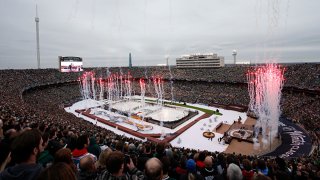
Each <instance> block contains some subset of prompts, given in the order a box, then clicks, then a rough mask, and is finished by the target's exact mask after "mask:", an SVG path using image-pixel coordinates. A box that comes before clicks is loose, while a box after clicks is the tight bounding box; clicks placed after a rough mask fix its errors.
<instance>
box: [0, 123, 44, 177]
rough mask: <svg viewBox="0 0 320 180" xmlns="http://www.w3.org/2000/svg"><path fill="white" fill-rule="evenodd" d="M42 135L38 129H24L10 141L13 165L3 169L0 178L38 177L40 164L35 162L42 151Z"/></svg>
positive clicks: (40, 169)
mask: <svg viewBox="0 0 320 180" xmlns="http://www.w3.org/2000/svg"><path fill="white" fill-rule="evenodd" d="M42 143H43V141H42V137H41V134H40V132H39V131H38V130H36V129H32V130H26V131H24V132H22V133H21V134H20V135H18V136H17V137H16V138H15V139H14V140H13V142H12V145H11V149H12V152H11V155H12V160H13V162H15V163H16V165H15V166H13V167H9V168H7V169H5V170H4V171H3V172H2V173H1V174H0V179H2V180H6V179H21V180H29V179H30V180H31V179H35V178H37V177H38V175H39V174H40V172H41V171H42V166H41V165H39V164H36V162H37V156H38V155H39V154H40V153H41V152H42V151H43V147H42Z"/></svg>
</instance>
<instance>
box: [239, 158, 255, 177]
mask: <svg viewBox="0 0 320 180" xmlns="http://www.w3.org/2000/svg"><path fill="white" fill-rule="evenodd" d="M242 165H243V169H242V176H243V180H252V179H253V175H254V171H253V170H252V166H251V162H250V161H249V160H248V159H244V160H242Z"/></svg>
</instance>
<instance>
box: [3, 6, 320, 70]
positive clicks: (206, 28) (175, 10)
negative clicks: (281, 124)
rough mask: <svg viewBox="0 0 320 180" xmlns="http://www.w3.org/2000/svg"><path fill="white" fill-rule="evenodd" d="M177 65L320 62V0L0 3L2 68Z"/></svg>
mask: <svg viewBox="0 0 320 180" xmlns="http://www.w3.org/2000/svg"><path fill="white" fill-rule="evenodd" d="M36 4H37V5H38V15H39V18H40V23H39V26H40V54H41V67H42V68H57V67H58V56H80V57H83V59H84V66H85V67H92V66H104V67H106V66H128V56H129V52H131V53H132V58H133V65H134V66H138V65H139V66H144V65H156V64H164V63H165V62H166V61H165V57H169V63H170V64H171V65H175V59H176V58H177V57H179V56H181V55H184V54H193V53H217V54H218V55H219V56H224V57H225V61H226V63H231V62H233V57H232V51H233V50H234V49H236V50H237V52H238V54H237V60H238V61H251V62H252V63H256V62H264V61H265V60H266V59H276V61H277V62H319V61H320V58H319V57H320V23H319V20H320V13H319V7H320V1H319V0H54V1H52V0H0V31H1V33H0V67H1V69H6V68H36V66H37V60H36V28H35V27H36V24H35V20H34V18H35V15H36Z"/></svg>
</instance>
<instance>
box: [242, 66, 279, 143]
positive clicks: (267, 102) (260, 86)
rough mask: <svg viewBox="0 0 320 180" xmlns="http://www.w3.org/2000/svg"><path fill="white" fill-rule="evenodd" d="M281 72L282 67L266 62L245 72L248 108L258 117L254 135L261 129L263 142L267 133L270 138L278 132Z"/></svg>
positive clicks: (265, 140)
mask: <svg viewBox="0 0 320 180" xmlns="http://www.w3.org/2000/svg"><path fill="white" fill-rule="evenodd" d="M283 74H284V68H282V67H281V66H280V65H277V64H266V65H264V66H261V67H257V68H255V69H254V70H249V71H248V73H247V81H248V91H249V96H250V103H249V110H250V111H252V112H253V113H254V114H255V115H256V116H257V117H258V120H257V123H256V126H255V131H256V132H255V135H256V137H257V136H258V134H259V131H260V130H262V140H263V142H267V135H268V134H269V135H270V136H271V137H270V139H273V138H274V137H276V136H277V134H278V125H279V117H280V98H281V90H282V87H283V83H284V76H283Z"/></svg>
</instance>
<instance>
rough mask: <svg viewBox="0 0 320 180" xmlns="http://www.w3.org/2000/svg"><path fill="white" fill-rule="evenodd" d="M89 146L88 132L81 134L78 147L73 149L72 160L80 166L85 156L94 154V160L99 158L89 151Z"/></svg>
mask: <svg viewBox="0 0 320 180" xmlns="http://www.w3.org/2000/svg"><path fill="white" fill-rule="evenodd" d="M88 146H89V138H88V136H87V135H86V134H84V135H81V136H79V137H78V139H77V145H76V149H75V150H73V151H72V160H73V162H74V164H75V165H76V166H77V167H78V168H79V166H78V165H79V163H80V160H81V159H82V158H83V157H85V156H92V157H93V158H94V160H95V161H96V160H97V157H96V156H95V155H93V154H91V153H89V152H88V150H87V147H88Z"/></svg>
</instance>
